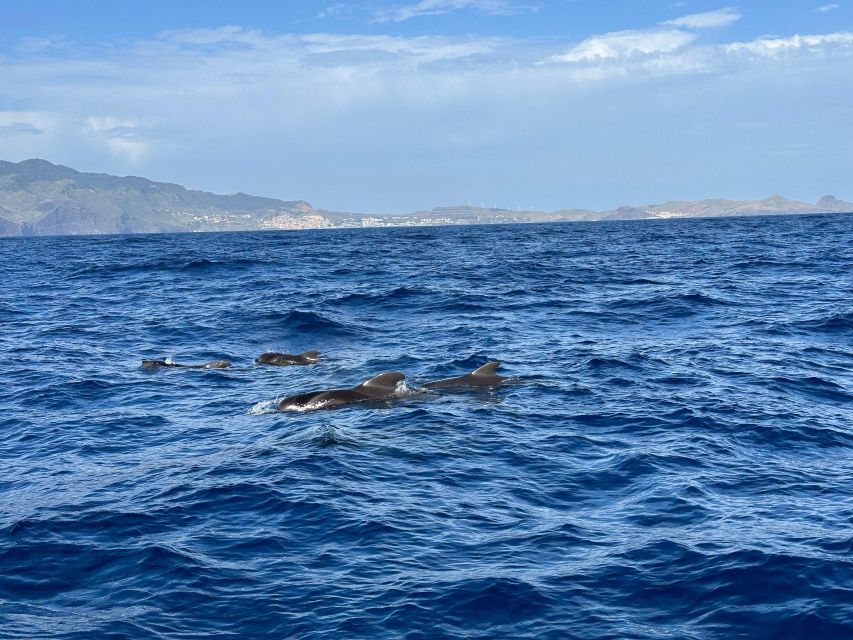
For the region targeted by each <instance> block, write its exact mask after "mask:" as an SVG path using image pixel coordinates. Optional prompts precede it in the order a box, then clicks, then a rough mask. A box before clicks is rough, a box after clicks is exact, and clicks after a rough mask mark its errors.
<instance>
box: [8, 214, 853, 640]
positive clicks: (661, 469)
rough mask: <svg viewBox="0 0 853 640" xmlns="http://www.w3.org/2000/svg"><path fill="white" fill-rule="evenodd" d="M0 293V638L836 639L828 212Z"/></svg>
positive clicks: (506, 239) (851, 340) (158, 248)
mask: <svg viewBox="0 0 853 640" xmlns="http://www.w3.org/2000/svg"><path fill="white" fill-rule="evenodd" d="M0 278H2V283H3V285H2V288H0V328H2V331H0V435H2V439H0V637H2V638H4V639H5V638H26V639H31V638H40V639H41V638H62V639H68V640H71V639H81V640H82V639H90V638H111V639H119V638H170V639H171V638H175V639H178V638H180V639H187V638H211V637H215V638H252V639H260V638H298V639H301V640H309V639H321V638H322V639H327V638H342V639H350V638H371V639H385V638H388V639H392V638H393V639H396V638H412V639H415V638H422V639H426V638H554V639H557V638H561V639H562V638H578V639H581V638H583V639H590V638H596V639H599V638H612V639H619V640H622V639H633V638H637V639H640V638H643V639H646V638H648V639H652V638H655V639H657V638H661V639H663V638H667V639H704V638H720V639H730V638H768V639H769V638H773V639H780V638H808V639H809V640H817V639H820V638H833V639H836V638H850V637H853V215H849V214H840V215H820V216H786V217H749V218H726V219H707V220H660V221H638V222H597V223H576V224H552V225H506V226H458V227H436V228H397V229H352V230H324V231H303V232H263V233H221V234H185V235H140V236H99V237H97V236H96V237H62V238H58V237H55V238H17V239H13V238H9V239H0ZM308 349H318V350H320V351H321V354H322V355H321V357H320V362H319V363H318V364H317V365H314V366H301V367H271V366H260V365H256V364H254V362H253V361H254V358H255V357H257V356H258V355H259V354H261V353H262V352H264V351H268V350H276V351H287V352H290V353H299V352H301V351H304V350H308ZM167 357H171V358H173V359H174V360H175V361H176V362H182V363H188V364H192V363H200V362H206V361H209V360H214V359H223V358H224V359H228V360H230V361H232V363H233V367H231V368H229V369H222V370H194V369H160V370H155V371H150V370H146V369H143V368H142V367H141V366H140V365H141V361H142V360H143V359H145V358H157V359H163V358H167ZM493 359H494V360H499V361H501V363H502V366H501V368H500V369H499V372H500V373H502V374H503V375H506V376H510V378H511V379H510V380H509V381H507V383H505V384H502V385H500V386H497V387H488V388H480V389H471V390H451V391H449V392H444V393H440V394H439V393H421V392H419V385H421V384H423V383H424V382H427V381H429V380H435V379H438V378H445V377H450V376H458V375H463V374H465V373H468V372H470V371H472V370H473V369H475V368H476V367H478V366H480V365H482V364H485V363H486V362H489V361H490V360H493ZM391 370H399V371H402V372H404V373H405V374H406V376H407V377H406V384H405V388H402V389H401V390H400V393H399V397H397V398H394V399H392V400H389V401H383V402H379V403H371V404H369V405H363V404H357V405H353V406H349V407H344V408H341V409H337V410H333V411H332V410H329V411H314V412H303V413H298V412H297V413H282V412H277V411H275V404H276V400H277V399H279V398H283V397H285V396H288V395H292V394H296V393H301V392H306V391H311V390H315V389H327V388H339V387H352V386H354V385H357V384H359V383H360V382H363V381H364V380H366V379H368V378H370V377H372V376H374V375H376V374H378V373H381V372H384V371H391Z"/></svg>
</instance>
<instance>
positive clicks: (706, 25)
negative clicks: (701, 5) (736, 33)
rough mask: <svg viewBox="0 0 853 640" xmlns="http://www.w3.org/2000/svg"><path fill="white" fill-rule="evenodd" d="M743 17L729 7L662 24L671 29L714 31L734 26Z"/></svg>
mask: <svg viewBox="0 0 853 640" xmlns="http://www.w3.org/2000/svg"><path fill="white" fill-rule="evenodd" d="M742 17H743V14H742V13H741V12H740V11H738V10H737V9H733V8H731V7H729V8H726V9H719V10H717V11H707V12H705V13H694V14H692V15H689V16H682V17H681V18H676V19H674V20H667V21H666V22H664V23H663V24H665V25H669V26H672V27H683V28H686V29H714V28H718V27H727V26H729V25H730V24H734V23H735V22H737V21H738V20H740V19H741V18H742Z"/></svg>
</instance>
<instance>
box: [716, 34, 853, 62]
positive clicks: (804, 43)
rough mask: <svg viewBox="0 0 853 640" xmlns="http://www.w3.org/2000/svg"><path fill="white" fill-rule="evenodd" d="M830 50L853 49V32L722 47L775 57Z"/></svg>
mask: <svg viewBox="0 0 853 640" xmlns="http://www.w3.org/2000/svg"><path fill="white" fill-rule="evenodd" d="M830 48H835V49H838V48H842V49H853V32H846V31H840V32H837V33H827V34H823V35H806V36H800V35H795V36H791V37H790V38H769V37H763V38H758V39H757V40H752V41H750V42H732V43H729V44H726V45H723V46H722V49H723V50H724V51H725V52H726V53H730V54H733V53H735V54H736V53H743V54H751V55H755V56H763V57H773V56H778V55H780V54H783V53H786V52H794V51H797V50H800V49H805V50H810V51H812V52H814V53H817V54H823V53H825V52H827V51H828V50H829V49H830Z"/></svg>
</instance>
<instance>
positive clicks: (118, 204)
mask: <svg viewBox="0 0 853 640" xmlns="http://www.w3.org/2000/svg"><path fill="white" fill-rule="evenodd" d="M833 212H853V203H850V202H844V201H842V200H838V199H837V198H835V197H834V196H824V197H823V198H821V199H820V201H819V202H818V203H817V204H809V203H807V202H798V201H796V200H788V199H786V198H783V197H782V196H778V195H775V196H771V197H770V198H766V199H764V200H722V199H710V200H699V201H695V202H690V201H671V202H664V203H662V204H652V205H645V206H624V207H619V208H618V209H614V210H612V211H590V210H587V209H560V210H558V211H552V212H546V211H532V210H530V211H516V210H512V209H501V208H497V207H495V208H486V207H472V206H470V205H468V206H462V205H459V206H451V207H438V208H436V209H430V210H428V211H416V212H414V213H404V214H395V215H390V214H389V215H376V214H360V213H341V212H332V211H325V210H322V209H315V208H313V207H312V206H311V205H310V204H308V203H307V202H305V201H303V200H290V201H285V200H276V199H274V198H262V197H258V196H250V195H246V194H245V193H236V194H232V195H216V194H213V193H207V192H204V191H192V190H189V189H185V188H184V187H181V186H179V185H176V184H170V183H166V182H152V181H151V180H146V179H145V178H136V177H124V178H120V177H117V176H111V175H107V174H103V173H81V172H79V171H75V170H74V169H70V168H68V167H64V166H62V165H55V164H52V163H50V162H47V161H46V160H24V161H23V162H17V163H15V162H3V161H0V236H20V235H78V234H97V233H146V232H170V231H232V230H233V231H242V230H257V229H310V228H321V227H335V226H338V227H340V226H348V227H352V226H364V227H370V226H419V225H439V224H503V223H511V222H561V221H564V222H569V221H581V220H645V219H660V218H694V217H707V216H749V215H775V214H794V213H833Z"/></svg>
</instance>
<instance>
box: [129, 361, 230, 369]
mask: <svg viewBox="0 0 853 640" xmlns="http://www.w3.org/2000/svg"><path fill="white" fill-rule="evenodd" d="M142 366H143V367H144V368H145V369H156V368H157V367H176V368H178V369H227V368H228V367H230V366H231V363H230V362H228V360H214V361H213V362H206V363H204V364H178V363H177V362H172V361H171V360H143V361H142Z"/></svg>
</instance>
